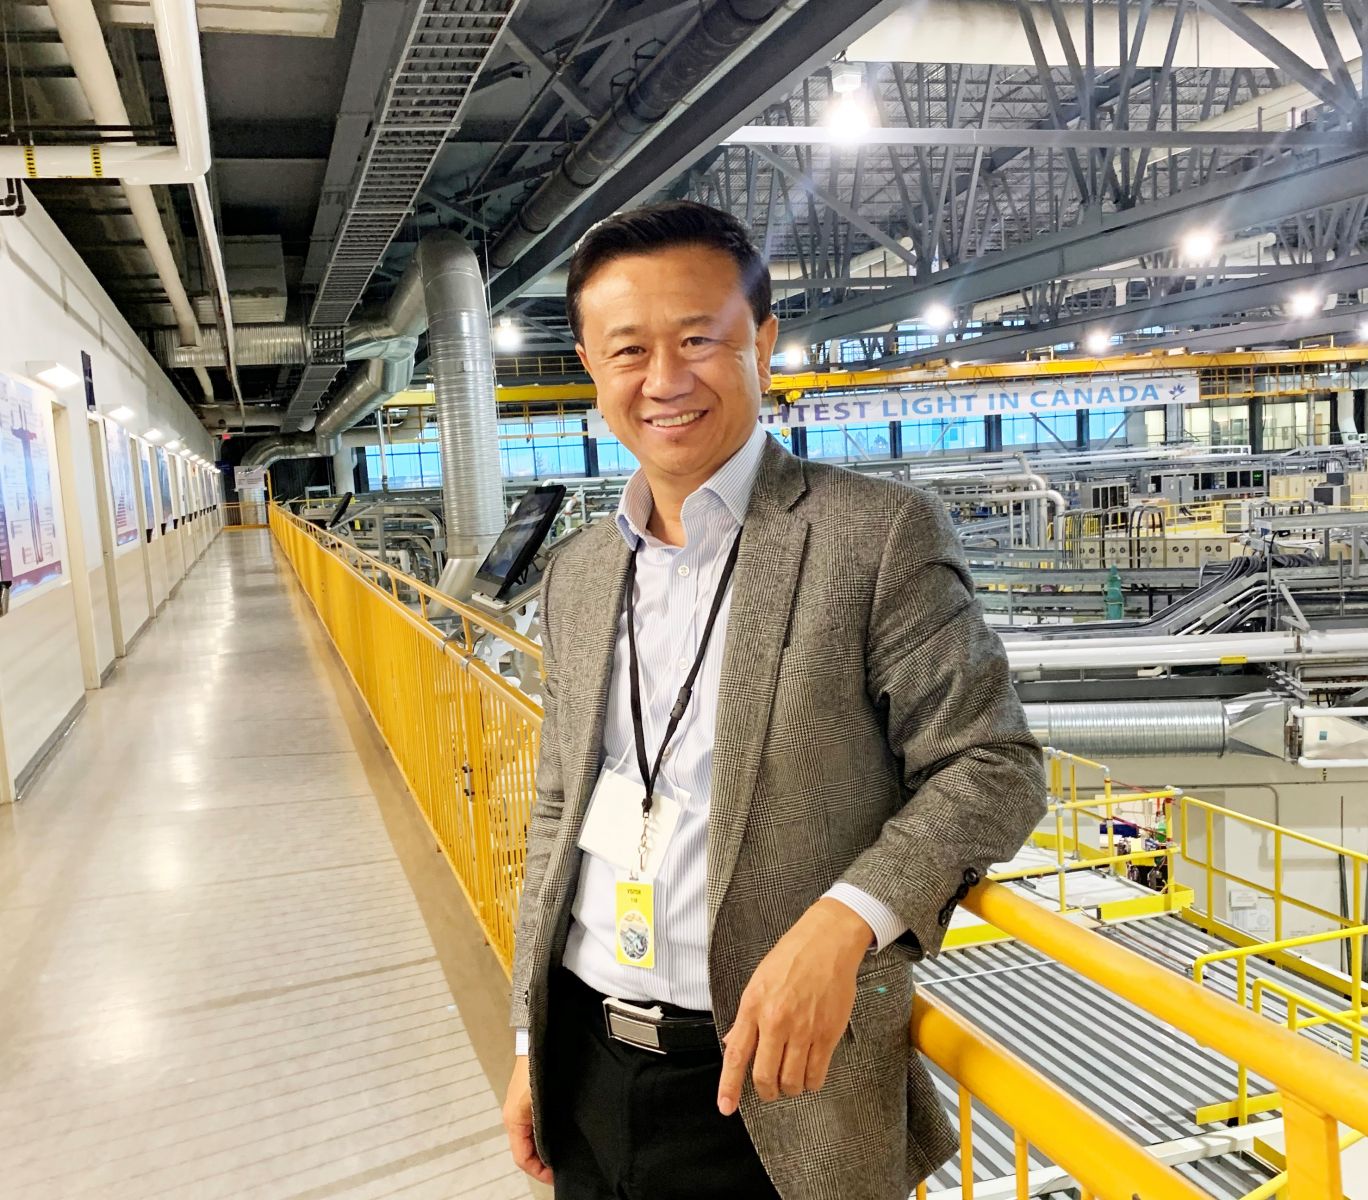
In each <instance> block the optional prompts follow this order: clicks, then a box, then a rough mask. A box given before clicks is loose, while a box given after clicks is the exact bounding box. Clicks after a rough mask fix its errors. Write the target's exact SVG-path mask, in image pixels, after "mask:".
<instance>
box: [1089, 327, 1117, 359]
mask: <svg viewBox="0 0 1368 1200" xmlns="http://www.w3.org/2000/svg"><path fill="white" fill-rule="evenodd" d="M1111 344H1112V339H1111V334H1109V333H1108V332H1107V331H1106V330H1104V329H1094V330H1093V331H1092V332H1091V333H1090V334H1088V336H1087V338H1086V339H1085V340H1084V342H1083V345H1084V347H1085V348H1086V349H1087V351H1088V353H1089V354H1091V355H1093V356H1094V357H1097V356H1099V355H1103V354H1106V352H1107V351H1108V350H1110V349H1111Z"/></svg>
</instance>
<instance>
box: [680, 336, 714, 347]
mask: <svg viewBox="0 0 1368 1200" xmlns="http://www.w3.org/2000/svg"><path fill="white" fill-rule="evenodd" d="M712 343H713V339H712V338H710V337H704V336H703V335H702V334H697V335H695V336H694V337H689V338H685V339H684V344H685V345H687V346H711V345H712Z"/></svg>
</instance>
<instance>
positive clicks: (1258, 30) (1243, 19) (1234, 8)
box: [1196, 0, 1357, 115]
mask: <svg viewBox="0 0 1368 1200" xmlns="http://www.w3.org/2000/svg"><path fill="white" fill-rule="evenodd" d="M1196 2H1197V3H1198V4H1200V5H1201V6H1202V7H1203V8H1204V9H1206V10H1207V12H1209V13H1211V15H1212V16H1214V17H1215V18H1216V19H1217V20H1218V21H1220V22H1221V24H1222V25H1224V26H1225V27H1226V28H1227V29H1229V30H1230V31H1231V32H1232V33H1235V34H1237V35H1238V36H1239V37H1240V38H1242V39H1243V40H1244V41H1246V42H1248V43H1249V45H1251V46H1253V47H1254V49H1255V50H1257V51H1258V52H1259V53H1260V54H1262V55H1263V56H1264V57H1265V58H1266V59H1268V61H1269V62H1271V63H1273V65H1274V66H1276V67H1277V68H1278V69H1279V70H1281V71H1284V72H1285V73H1286V74H1287V75H1289V76H1290V77H1291V78H1292V79H1293V80H1294V81H1296V82H1297V83H1299V84H1301V85H1302V87H1304V88H1305V89H1306V90H1307V91H1308V92H1310V93H1311V94H1312V95H1313V96H1319V97H1320V99H1322V100H1323V101H1325V103H1326V104H1328V105H1330V106H1331V107H1332V108H1335V109H1337V110H1339V111H1341V112H1343V113H1345V114H1346V115H1347V114H1348V113H1350V112H1352V111H1353V107H1354V102H1355V100H1356V99H1357V97H1356V96H1354V94H1353V93H1352V91H1351V92H1349V93H1348V94H1346V93H1345V92H1344V90H1343V89H1342V88H1341V87H1340V86H1339V85H1337V84H1335V83H1332V82H1331V81H1330V80H1328V79H1326V77H1325V76H1324V75H1322V74H1321V73H1320V72H1319V71H1317V70H1316V68H1315V67H1313V66H1312V65H1311V64H1310V63H1308V62H1307V61H1306V60H1305V59H1304V58H1302V57H1301V56H1300V55H1299V54H1295V53H1293V52H1292V51H1291V50H1290V49H1289V48H1288V47H1287V46H1285V45H1283V43H1282V42H1280V41H1278V39H1277V38H1276V37H1275V36H1274V35H1273V34H1271V33H1269V31H1268V30H1267V29H1265V28H1264V27H1263V26H1262V25H1260V24H1259V22H1258V21H1256V20H1255V19H1254V18H1253V17H1251V16H1250V15H1249V13H1248V12H1247V11H1246V10H1245V9H1244V8H1242V7H1241V6H1240V5H1238V4H1235V3H1234V0H1196Z"/></svg>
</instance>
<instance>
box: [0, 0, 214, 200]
mask: <svg viewBox="0 0 1368 1200" xmlns="http://www.w3.org/2000/svg"><path fill="white" fill-rule="evenodd" d="M149 4H150V6H151V9H152V24H153V26H154V27H155V29H156V32H157V50H158V52H159V53H160V55H161V61H162V74H163V76H164V77H165V80H166V97H167V102H168V104H169V105H170V107H171V120H172V122H173V123H174V125H175V131H176V142H175V144H174V145H172V146H139V145H134V144H132V143H127V142H110V143H105V142H96V143H94V144H93V145H89V146H14V145H9V146H0V176H5V177H8V176H13V177H15V178H21V179H118V180H120V181H122V182H124V183H133V184H143V185H145V186H151V185H153V184H159V183H193V182H194V181H195V180H196V179H202V178H203V177H204V175H205V173H206V172H207V171H208V170H209V161H210V153H209V109H208V106H207V104H206V102H205V98H204V72H203V69H202V67H201V64H200V47H199V22H198V18H197V14H196V10H195V0H149ZM49 7H50V8H51V9H52V15H53V19H54V20H55V21H56V22H57V27H58V31H59V32H60V34H61V37H62V43H63V45H64V46H65V47H66V50H67V54H68V56H69V57H70V58H71V65H72V67H73V68H75V71H76V75H77V78H78V79H80V81H81V86H82V87H83V88H85V89H86V95H87V97H90V98H91V108H92V109H96V104H95V97H94V96H92V95H91V90H90V89H91V87H92V86H94V88H95V89H96V94H97V95H99V96H102V97H104V96H106V95H107V91H106V89H107V87H108V85H109V83H110V82H112V81H113V80H114V68H113V66H112V64H111V63H110V62H109V51H108V50H107V49H106V48H105V42H104V33H103V31H102V30H101V29H100V24H99V20H98V19H97V18H96V16H95V12H94V8H93V6H92V5H91V4H90V0H59V2H58V3H57V4H53V5H49ZM59 9H61V12H60V14H59V11H58V10H59ZM92 23H93V26H94V34H95V35H96V36H92V35H91V24H92ZM69 29H79V30H81V34H80V36H78V37H77V38H75V39H74V41H73V40H69V39H68V36H67V33H68V30H69ZM97 47H98V49H97ZM88 80H93V81H94V82H93V84H92V83H90V82H88ZM114 95H115V96H117V95H118V85H117V83H115V85H114ZM119 110H120V116H119V119H117V120H112V121H111V120H106V119H104V117H103V116H102V115H101V113H100V111H99V110H98V109H96V112H95V121H96V124H99V125H112V126H117V127H120V128H124V129H127V128H129V127H130V126H131V124H132V122H131V121H129V119H128V113H127V111H126V110H124V108H123V102H122V100H120V101H119ZM111 111H112V110H111Z"/></svg>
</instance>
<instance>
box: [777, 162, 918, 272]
mask: <svg viewBox="0 0 1368 1200" xmlns="http://www.w3.org/2000/svg"><path fill="white" fill-rule="evenodd" d="M751 149H752V150H753V151H754V153H755V155H756V156H757V157H758V158H762V159H764V161H765V162H767V163H769V165H770V166H772V167H774V168H775V169H776V170H779V171H782V172H783V173H784V174H785V175H787V176H788V178H789V179H791V180H792V181H793V182H794V183H796V184H797V185H798V186H799V187H801V188H802V189H803V190H804V191H805V192H808V193H810V194H811V195H813V196H815V197H816V198H817V199H818V200H820V201H821V202H822V203H823V204H825V205H826V206H827V208H829V209H831V211H832V212H834V213H838V214H839V215H840V216H842V217H844V218H845V219H846V220H847V221H849V222H850V223H851V224H852V225H854V226H855V228H856V229H858V230H860V231H861V232H862V233H864V234H866V235H867V236H868V237H870V238H872V239H873V240H874V241H875V242H877V243H878V244H879V245H880V246H882V247H883V248H884V249H885V250H887V251H888V252H889V253H890V254H896V255H897V256H898V257H899V258H901V259H902V260H903V261H904V262H905V263H907V264H908V265H909V266H912V265H915V263H916V261H917V260H916V256H915V255H914V254H913V253H912V251H911V250H908V249H906V248H905V247H903V246H900V245H898V243H897V242H895V241H894V240H893V239H892V238H891V237H889V236H888V234H886V233H884V231H883V230H882V229H880V228H879V227H878V226H876V225H874V224H872V223H871V222H870V221H867V220H866V219H865V218H864V217H862V216H860V214H859V213H858V212H856V211H855V210H854V209H853V208H851V207H850V205H848V204H846V203H845V202H844V201H842V200H841V199H840V197H838V196H834V195H832V194H831V192H830V190H829V189H827V188H823V187H819V186H818V185H817V183H816V182H815V181H814V180H813V178H812V177H811V176H810V175H805V174H804V173H803V172H802V171H800V170H799V169H798V168H797V167H796V166H794V164H793V163H791V162H786V161H785V160H784V159H783V158H782V157H780V156H779V155H778V154H775V153H774V152H773V151H771V150H768V149H766V148H765V147H764V146H752V147H751Z"/></svg>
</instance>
